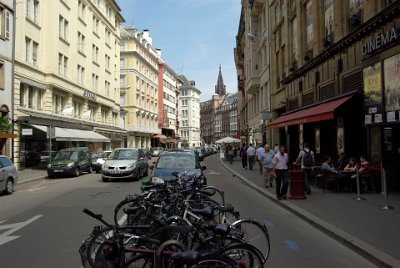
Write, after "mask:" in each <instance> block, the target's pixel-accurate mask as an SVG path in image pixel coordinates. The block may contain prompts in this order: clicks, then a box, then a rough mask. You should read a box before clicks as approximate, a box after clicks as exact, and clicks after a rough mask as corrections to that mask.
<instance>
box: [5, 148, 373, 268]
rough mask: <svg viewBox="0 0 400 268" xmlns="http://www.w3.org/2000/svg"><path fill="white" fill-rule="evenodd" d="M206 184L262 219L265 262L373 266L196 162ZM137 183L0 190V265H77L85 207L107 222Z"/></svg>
mask: <svg viewBox="0 0 400 268" xmlns="http://www.w3.org/2000/svg"><path fill="white" fill-rule="evenodd" d="M202 164H203V165H206V166H207V169H206V170H205V173H206V175H207V177H208V182H209V184H212V185H218V186H220V187H221V188H222V189H223V190H224V191H225V193H226V200H227V201H228V202H230V203H232V204H233V205H235V207H236V208H237V209H239V211H240V213H241V216H242V217H251V218H259V219H261V220H262V221H264V222H265V223H266V224H267V226H268V228H269V230H270V236H271V254H270V259H269V261H268V265H267V266H269V267H310V266H311V267H375V266H374V265H372V264H370V263H369V262H368V261H367V260H365V259H364V258H362V257H360V256H359V255H357V254H355V253H354V252H352V251H351V250H349V249H348V248H346V247H345V246H343V245H341V244H340V243H338V242H336V241H335V240H333V239H331V238H330V237H328V236H326V235H325V234H323V233H321V232H320V231H318V230H317V229H315V228H313V227H312V226H310V225H309V224H307V223H305V222H303V221H302V220H300V219H298V218H297V217H296V216H293V215H292V214H290V213H289V212H287V211H285V210H284V209H283V208H281V207H280V206H278V205H276V204H275V203H274V202H271V201H270V200H269V199H267V198H265V197H264V196H262V195H260V194H259V193H257V192H255V191H254V190H252V189H250V188H248V187H247V186H245V185H244V184H243V183H241V181H240V180H239V179H238V178H236V177H233V176H232V174H230V173H229V172H228V171H227V170H226V169H224V168H223V167H222V166H220V164H219V161H217V155H213V156H209V157H207V158H206V159H205V160H204V161H203V162H202ZM142 180H143V179H142ZM139 187H140V182H126V181H116V182H110V183H103V182H102V181H101V175H100V174H86V175H82V176H80V177H78V178H63V179H54V180H42V181H37V182H33V183H28V184H25V185H21V186H17V188H16V192H14V194H13V195H9V196H0V267H24V268H25V267H35V268H36V267H40V268H44V267H80V266H81V264H80V258H79V254H78V249H79V246H80V245H81V243H82V241H83V240H84V239H85V238H86V236H87V235H88V234H89V233H90V231H91V230H92V228H93V226H94V225H97V224H98V222H96V221H95V220H94V219H92V218H90V217H88V216H87V215H85V214H83V213H82V212H81V211H82V208H84V207H86V208H89V209H91V210H93V211H95V212H98V213H103V214H104V217H105V219H107V220H109V221H112V212H113V209H114V207H115V205H116V204H117V203H118V202H119V201H120V200H122V199H123V198H124V197H125V196H126V195H127V194H132V193H135V192H139Z"/></svg>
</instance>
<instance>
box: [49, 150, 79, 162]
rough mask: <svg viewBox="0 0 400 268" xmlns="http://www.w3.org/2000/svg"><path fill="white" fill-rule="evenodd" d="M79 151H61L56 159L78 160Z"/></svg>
mask: <svg viewBox="0 0 400 268" xmlns="http://www.w3.org/2000/svg"><path fill="white" fill-rule="evenodd" d="M78 155H79V152H78V151H60V152H58V153H57V155H56V157H55V158H54V160H78Z"/></svg>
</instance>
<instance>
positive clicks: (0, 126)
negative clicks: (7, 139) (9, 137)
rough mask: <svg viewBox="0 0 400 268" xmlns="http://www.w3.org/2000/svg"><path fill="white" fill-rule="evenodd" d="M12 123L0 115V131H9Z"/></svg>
mask: <svg viewBox="0 0 400 268" xmlns="http://www.w3.org/2000/svg"><path fill="white" fill-rule="evenodd" d="M11 132H12V123H11V120H10V119H9V118H7V117H0V133H11Z"/></svg>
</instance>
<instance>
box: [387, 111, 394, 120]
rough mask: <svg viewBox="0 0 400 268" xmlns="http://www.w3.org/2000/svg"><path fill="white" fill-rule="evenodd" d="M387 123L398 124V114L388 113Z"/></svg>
mask: <svg viewBox="0 0 400 268" xmlns="http://www.w3.org/2000/svg"><path fill="white" fill-rule="evenodd" d="M386 121H388V122H396V112H395V111H391V112H387V113H386Z"/></svg>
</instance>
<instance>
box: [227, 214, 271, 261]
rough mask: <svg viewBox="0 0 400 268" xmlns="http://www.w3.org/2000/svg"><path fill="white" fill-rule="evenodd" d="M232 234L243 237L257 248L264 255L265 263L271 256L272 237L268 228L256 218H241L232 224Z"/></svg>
mask: <svg viewBox="0 0 400 268" xmlns="http://www.w3.org/2000/svg"><path fill="white" fill-rule="evenodd" d="M231 235H233V236H235V237H237V238H241V239H243V240H244V241H245V242H247V243H248V244H250V245H252V246H254V247H255V248H257V249H258V250H259V251H260V252H261V253H262V256H263V263H265V262H266V261H267V259H268V257H269V252H270V246H271V245H270V239H269V234H268V229H267V227H266V226H265V225H264V224H261V223H260V222H259V221H258V220H256V219H240V220H238V221H236V222H234V223H233V224H232V225H231Z"/></svg>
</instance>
